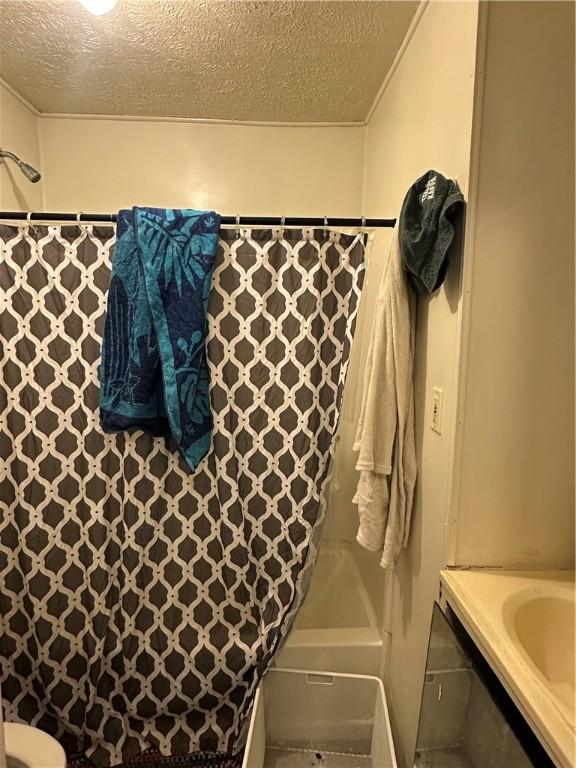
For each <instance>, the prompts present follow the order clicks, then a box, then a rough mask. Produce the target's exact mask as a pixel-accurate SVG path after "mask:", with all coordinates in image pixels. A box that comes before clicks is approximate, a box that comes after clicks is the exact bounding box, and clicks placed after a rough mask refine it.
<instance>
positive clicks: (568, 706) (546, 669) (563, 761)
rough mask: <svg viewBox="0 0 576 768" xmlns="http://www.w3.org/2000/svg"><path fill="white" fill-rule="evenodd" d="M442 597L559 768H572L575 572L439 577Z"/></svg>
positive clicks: (447, 574)
mask: <svg viewBox="0 0 576 768" xmlns="http://www.w3.org/2000/svg"><path fill="white" fill-rule="evenodd" d="M440 577H441V584H442V593H443V596H444V597H446V599H447V601H448V603H449V604H450V606H451V607H452V609H453V610H454V611H455V612H456V614H457V615H458V617H459V618H460V620H461V621H462V623H463V624H464V626H465V628H466V629H467V631H468V632H469V634H470V635H471V637H472V638H473V639H474V641H475V642H476V644H477V645H478V647H479V648H480V650H481V651H482V653H483V655H484V656H485V657H486V659H487V660H488V661H489V663H490V665H491V666H492V668H493V669H494V671H495V672H496V674H497V675H498V677H499V678H500V680H501V681H502V683H503V685H504V686H505V688H506V689H507V690H508V692H509V693H510V695H511V696H512V698H513V699H514V701H515V702H516V704H517V706H518V707H519V709H520V710H521V712H522V713H523V714H524V716H525V718H526V720H527V721H528V722H529V723H530V725H531V727H532V728H533V730H534V732H535V733H536V734H537V735H538V738H539V739H540V741H541V742H542V744H543V746H544V747H545V748H546V750H547V751H548V753H549V754H550V756H551V758H552V759H553V761H554V762H555V764H556V765H558V766H560V767H561V768H573V766H574V742H575V730H574V658H575V647H574V572H573V571H506V570H503V569H486V568H479V569H467V570H456V569H454V570H444V571H441V574H440Z"/></svg>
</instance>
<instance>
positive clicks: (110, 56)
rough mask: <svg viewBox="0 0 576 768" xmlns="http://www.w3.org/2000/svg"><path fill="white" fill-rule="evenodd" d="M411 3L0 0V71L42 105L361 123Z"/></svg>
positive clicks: (66, 108)
mask: <svg viewBox="0 0 576 768" xmlns="http://www.w3.org/2000/svg"><path fill="white" fill-rule="evenodd" d="M417 6H418V3H417V2H398V1H397V0H395V1H394V2H372V1H371V0H360V1H356V0H348V1H346V2H332V1H331V0H324V1H323V2H314V0H305V1H302V0H300V2H285V0H268V1H267V2H262V1H260V2H248V1H247V0H118V5H117V7H116V8H115V9H114V10H113V11H112V12H111V13H109V14H106V15H104V16H99V17H97V16H92V15H91V14H90V13H89V12H88V11H86V10H85V9H84V8H83V7H82V6H81V5H80V3H79V2H78V0H0V75H1V76H2V78H3V79H4V80H5V81H6V82H7V83H8V84H9V85H10V86H12V87H13V88H14V89H15V90H16V91H18V92H19V93H20V94H22V96H24V97H25V98H26V99H27V100H28V101H29V102H30V103H31V104H33V105H34V106H35V107H36V108H37V109H39V110H40V111H42V112H64V113H77V114H107V115H145V116H158V117H194V118H220V119H226V120H257V121H279V122H339V121H362V120H364V118H365V117H366V114H367V112H368V110H369V108H370V105H371V104H372V101H373V100H374V97H375V96H376V94H377V92H378V89H379V87H380V85H381V83H382V81H383V79H384V77H385V75H386V72H387V71H388V69H389V67H390V65H391V63H392V61H393V59H394V56H395V54H396V52H397V50H398V48H399V47H400V44H401V42H402V39H403V37H404V35H405V34H406V31H407V29H408V26H409V24H410V21H411V19H412V17H413V15H414V12H415V10H416V8H417Z"/></svg>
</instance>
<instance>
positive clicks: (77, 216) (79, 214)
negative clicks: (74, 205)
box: [76, 211, 82, 224]
mask: <svg viewBox="0 0 576 768" xmlns="http://www.w3.org/2000/svg"><path fill="white" fill-rule="evenodd" d="M80 216H82V211H78V213H77V214H76V224H81V223H82V222H81V221H80Z"/></svg>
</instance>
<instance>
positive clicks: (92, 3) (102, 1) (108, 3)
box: [80, 0, 118, 16]
mask: <svg viewBox="0 0 576 768" xmlns="http://www.w3.org/2000/svg"><path fill="white" fill-rule="evenodd" d="M80 2H81V3H82V5H83V6H84V8H86V10H88V11H90V13H93V14H94V16H102V14H104V13H108V11H111V10H112V8H114V6H115V5H116V3H117V2H118V0H80Z"/></svg>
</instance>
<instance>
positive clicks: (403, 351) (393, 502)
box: [354, 226, 416, 568]
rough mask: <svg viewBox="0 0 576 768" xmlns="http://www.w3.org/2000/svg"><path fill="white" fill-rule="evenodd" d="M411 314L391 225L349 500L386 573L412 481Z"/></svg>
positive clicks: (405, 527)
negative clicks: (355, 483) (352, 493)
mask: <svg viewBox="0 0 576 768" xmlns="http://www.w3.org/2000/svg"><path fill="white" fill-rule="evenodd" d="M415 310H416V305H415V300H414V297H413V295H412V294H411V293H410V291H409V290H408V286H407V283H406V278H405V275H404V271H403V269H402V258H401V254H400V246H399V242H398V227H397V226H396V227H395V228H394V231H393V233H392V243H391V246H390V254H389V257H388V263H387V265H386V267H385V269H384V274H383V275H382V281H381V283H380V288H379V292H378V298H377V302H376V310H375V316H374V321H373V325H372V334H371V338H370V347H369V350H368V359H367V362H366V374H365V377H366V378H365V380H364V392H363V395H362V411H361V414H360V421H359V422H358V429H357V432H356V440H355V443H354V450H356V451H359V454H358V462H357V464H356V469H357V470H359V472H360V478H359V482H358V488H357V490H356V495H355V497H354V503H355V504H357V505H358V514H359V517H360V526H359V529H358V535H357V540H358V542H359V543H360V544H361V545H362V546H363V547H366V549H370V550H372V551H378V550H382V558H381V561H380V564H381V566H382V567H383V568H392V567H394V563H395V561H396V558H397V557H398V555H399V553H400V550H401V549H402V547H405V546H406V544H407V542H408V533H409V530H410V515H411V511H412V503H413V499H414V486H415V483H416V447H415V441H414V383H413V376H412V368H413V364H414V330H415Z"/></svg>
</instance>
